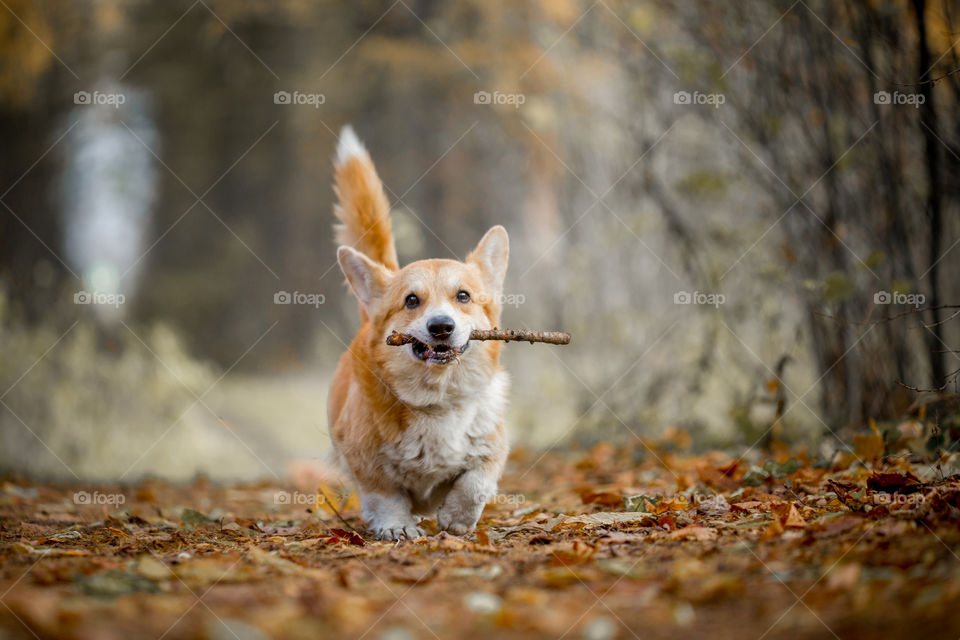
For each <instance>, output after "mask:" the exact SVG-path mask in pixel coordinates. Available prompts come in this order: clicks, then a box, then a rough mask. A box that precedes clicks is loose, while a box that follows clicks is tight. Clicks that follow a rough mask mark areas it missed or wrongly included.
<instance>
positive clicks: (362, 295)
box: [337, 246, 390, 314]
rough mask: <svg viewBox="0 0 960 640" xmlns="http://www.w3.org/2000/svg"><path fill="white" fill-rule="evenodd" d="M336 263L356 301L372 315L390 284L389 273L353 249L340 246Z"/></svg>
mask: <svg viewBox="0 0 960 640" xmlns="http://www.w3.org/2000/svg"><path fill="white" fill-rule="evenodd" d="M337 262H339V263H340V269H341V270H342V271H343V275H345V276H346V277H347V282H348V283H349V284H350V289H351V290H352V291H353V293H354V295H355V296H357V300H359V301H360V304H361V305H363V308H364V309H366V310H367V313H371V314H372V312H373V308H374V307H375V306H376V303H377V300H379V299H380V297H381V296H383V294H384V293H385V292H386V290H387V285H388V284H389V283H390V271H389V270H388V269H387V268H386V267H384V266H383V265H382V264H380V263H379V262H374V261H373V260H371V259H370V258H368V257H367V256H365V255H364V254H362V253H360V252H359V251H357V250H356V249H354V248H353V247H347V246H341V247H340V248H339V249H337Z"/></svg>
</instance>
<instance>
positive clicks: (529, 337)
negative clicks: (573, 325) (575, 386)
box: [387, 329, 570, 347]
mask: <svg viewBox="0 0 960 640" xmlns="http://www.w3.org/2000/svg"><path fill="white" fill-rule="evenodd" d="M470 339H471V340H503V341H505V342H529V343H530V344H533V343H534V342H544V343H546V344H570V334H569V333H563V332H562V331H530V330H527V329H474V330H473V331H471V332H470ZM412 342H420V340H418V339H417V338H414V337H413V336H411V335H409V334H406V333H400V332H399V331H394V332H393V333H391V334H390V335H389V336H387V344H388V345H390V346H391V347H400V346H403V345H405V344H410V343H412Z"/></svg>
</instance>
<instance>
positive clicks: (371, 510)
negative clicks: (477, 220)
mask: <svg viewBox="0 0 960 640" xmlns="http://www.w3.org/2000/svg"><path fill="white" fill-rule="evenodd" d="M334 167H335V181H336V185H335V188H334V190H335V192H336V195H337V199H338V202H337V204H336V205H335V206H334V214H335V216H336V218H337V219H338V221H339V224H337V225H336V226H335V232H336V241H337V243H338V244H339V245H340V247H339V248H338V249H337V261H338V262H339V264H340V268H341V269H342V270H343V274H344V276H346V280H347V283H348V285H349V288H350V290H351V291H352V292H353V294H354V295H355V296H356V298H357V300H358V301H359V303H360V316H361V320H362V324H361V326H360V330H359V331H358V332H357V334H356V337H355V338H354V340H353V342H352V343H351V344H350V346H349V347H348V348H347V351H346V352H345V353H344V354H343V355H342V356H341V358H340V361H339V364H338V366H337V370H336V373H335V374H334V377H333V382H332V384H331V386H330V396H329V402H328V416H327V417H328V422H329V428H330V438H331V441H332V443H333V455H334V457H335V458H336V459H337V461H338V462H339V463H340V466H341V467H342V468H344V470H345V471H346V472H347V473H348V475H349V476H350V477H351V478H352V479H353V480H354V482H355V484H356V486H357V490H358V493H359V496H360V502H361V507H362V512H363V518H364V520H365V521H366V523H367V525H368V526H369V528H370V529H371V530H372V531H373V533H374V534H376V535H377V536H378V537H379V538H381V539H383V540H398V539H401V538H404V539H413V538H417V537H422V536H423V535H424V531H423V529H422V528H420V526H418V523H419V522H420V520H421V519H423V518H424V517H432V516H434V515H435V516H436V518H437V524H438V527H439V528H440V529H441V530H443V531H448V532H450V533H453V534H455V535H463V534H466V533H469V532H470V531H472V530H473V529H474V528H475V527H476V524H477V521H478V520H479V519H480V514H481V512H482V511H483V508H484V505H485V504H486V502H487V501H488V500H489V499H490V498H491V497H493V496H494V495H495V494H496V492H497V483H498V481H499V479H500V474H501V472H502V471H503V466H504V463H505V462H506V458H507V452H508V440H507V432H506V428H505V425H504V410H505V407H506V403H507V392H508V387H509V378H508V375H507V373H506V372H505V371H504V370H503V369H502V368H501V366H500V347H501V343H500V342H496V341H489V342H470V332H471V330H473V329H491V328H494V327H496V326H498V324H499V321H500V297H501V292H502V289H503V279H504V275H505V274H506V271H507V259H508V254H509V239H508V236H507V232H506V230H505V229H504V228H503V227H501V226H495V227H493V228H492V229H490V230H489V231H488V232H487V233H486V235H484V236H483V238H482V239H481V240H480V242H479V244H477V246H476V247H475V248H474V249H473V251H472V252H471V253H470V254H469V255H468V256H467V258H466V260H465V261H463V262H460V261H458V260H441V259H432V260H418V261H416V262H412V263H410V264H408V265H406V266H405V267H403V268H402V269H401V268H400V266H399V264H398V262H397V251H396V248H395V246H394V240H393V233H392V230H391V224H390V206H389V203H388V201H387V197H386V195H385V194H384V191H383V185H382V184H381V182H380V178H379V177H378V176H377V172H376V170H375V169H374V166H373V162H372V160H371V159H370V155H369V154H368V153H367V150H366V148H365V147H364V146H363V144H362V143H361V142H360V140H359V139H358V138H357V136H356V134H355V133H354V131H353V129H352V128H351V127H349V126H346V127H344V128H343V130H342V132H341V134H340V140H339V144H338V146H337V153H336V158H335V160H334ZM393 331H399V332H401V333H405V334H408V335H411V336H413V337H414V338H415V339H416V340H415V341H414V342H413V343H411V344H407V345H404V346H402V347H394V346H388V345H387V344H386V338H387V336H389V335H390V333H391V332H393Z"/></svg>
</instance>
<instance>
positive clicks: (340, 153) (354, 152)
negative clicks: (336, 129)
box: [337, 125, 369, 164]
mask: <svg viewBox="0 0 960 640" xmlns="http://www.w3.org/2000/svg"><path fill="white" fill-rule="evenodd" d="M368 155H369V154H367V148H366V147H365V146H363V143H362V142H360V138H358V137H357V133H356V132H355V131H354V130H353V127H351V126H350V125H344V127H343V128H342V129H340V142H339V143H337V164H343V163H344V162H346V161H347V160H348V159H349V158H351V157H353V156H361V157H363V156H368Z"/></svg>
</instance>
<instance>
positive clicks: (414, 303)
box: [403, 293, 420, 309]
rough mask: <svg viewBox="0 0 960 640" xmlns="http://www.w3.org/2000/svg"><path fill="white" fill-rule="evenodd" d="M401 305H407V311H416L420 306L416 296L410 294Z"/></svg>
mask: <svg viewBox="0 0 960 640" xmlns="http://www.w3.org/2000/svg"><path fill="white" fill-rule="evenodd" d="M403 304H405V305H407V309H416V308H417V307H419V306H420V298H418V297H417V296H416V294H414V293H411V294H410V295H408V296H407V298H406V299H405V300H404V301H403Z"/></svg>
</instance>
